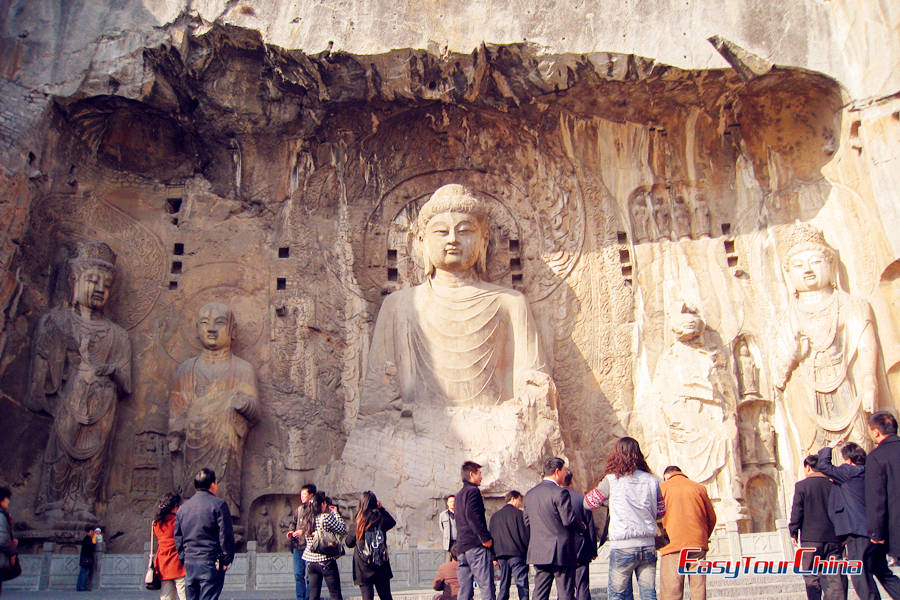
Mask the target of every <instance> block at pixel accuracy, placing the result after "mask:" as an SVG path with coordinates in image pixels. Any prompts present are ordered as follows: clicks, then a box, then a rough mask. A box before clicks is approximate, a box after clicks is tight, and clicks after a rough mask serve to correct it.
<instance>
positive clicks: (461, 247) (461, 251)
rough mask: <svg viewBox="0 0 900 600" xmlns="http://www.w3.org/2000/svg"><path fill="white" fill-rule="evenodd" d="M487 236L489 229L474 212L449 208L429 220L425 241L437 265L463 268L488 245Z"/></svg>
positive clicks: (462, 269) (452, 269) (447, 269)
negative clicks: (447, 210) (452, 210)
mask: <svg viewBox="0 0 900 600" xmlns="http://www.w3.org/2000/svg"><path fill="white" fill-rule="evenodd" d="M486 238H487V235H486V232H485V231H483V229H482V226H481V224H480V223H479V222H478V219H477V218H475V217H474V216H473V215H470V214H468V213H458V212H446V213H441V214H437V215H435V216H433V217H432V218H431V220H430V221H428V225H426V226H425V233H424V236H423V240H422V241H423V243H424V246H425V254H426V255H427V256H428V259H429V260H430V261H431V264H432V265H434V268H435V269H441V270H444V271H456V272H462V271H467V270H469V269H471V268H472V267H474V266H475V264H476V263H477V262H478V259H479V258H480V257H481V254H482V253H483V252H484V250H485V248H486V246H487V239H486Z"/></svg>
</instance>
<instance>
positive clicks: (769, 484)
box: [744, 475, 779, 532]
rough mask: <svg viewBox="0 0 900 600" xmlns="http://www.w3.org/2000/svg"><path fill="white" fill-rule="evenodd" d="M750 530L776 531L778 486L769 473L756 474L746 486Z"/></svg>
mask: <svg viewBox="0 0 900 600" xmlns="http://www.w3.org/2000/svg"><path fill="white" fill-rule="evenodd" d="M744 496H745V500H746V501H747V508H748V512H749V515H748V516H749V521H750V523H749V528H750V531H753V532H758V531H775V518H776V517H777V516H778V514H779V511H778V501H777V499H778V487H777V486H776V484H775V481H774V480H773V479H772V478H771V477H769V476H768V475H756V476H755V477H753V478H751V479H750V480H749V481H748V482H747V485H746V486H745V487H744Z"/></svg>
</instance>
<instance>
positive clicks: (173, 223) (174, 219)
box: [172, 217, 178, 225]
mask: <svg viewBox="0 0 900 600" xmlns="http://www.w3.org/2000/svg"><path fill="white" fill-rule="evenodd" d="M172 225H178V217H172Z"/></svg>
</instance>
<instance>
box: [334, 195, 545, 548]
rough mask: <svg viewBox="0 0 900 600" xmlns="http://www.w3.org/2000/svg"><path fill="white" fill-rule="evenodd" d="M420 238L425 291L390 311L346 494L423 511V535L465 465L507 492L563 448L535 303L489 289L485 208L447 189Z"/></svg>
mask: <svg viewBox="0 0 900 600" xmlns="http://www.w3.org/2000/svg"><path fill="white" fill-rule="evenodd" d="M417 229H418V241H419V244H420V246H421V248H422V252H423V258H424V263H425V281H424V282H423V283H421V284H419V285H417V286H415V287H412V288H407V289H403V290H399V291H397V292H394V293H392V294H390V295H389V296H388V297H387V298H386V299H385V300H384V303H383V304H382V306H381V311H380V312H379V313H378V319H377V321H376V323H375V332H374V334H373V336H372V343H371V346H370V349H369V359H368V369H367V372H366V375H365V379H364V382H363V387H362V393H361V400H360V404H359V413H358V416H357V420H356V423H355V426H354V428H353V430H352V432H351V434H350V437H349V439H348V440H347V446H346V447H345V449H344V453H343V456H342V463H343V465H342V467H341V469H342V470H341V481H340V483H339V484H338V487H341V485H344V486H349V487H343V488H341V489H346V490H348V491H349V490H351V489H354V490H355V489H357V488H359V489H361V490H365V489H374V490H375V491H376V493H377V494H379V496H385V498H384V500H385V502H388V501H390V502H391V503H392V505H393V506H403V507H410V508H412V509H413V511H415V512H414V513H413V514H408V513H407V514H406V515H405V518H406V519H407V522H408V523H410V525H409V527H410V529H409V530H408V531H410V532H412V533H413V534H415V532H416V529H417V528H418V527H427V526H428V525H427V524H426V523H425V519H426V517H428V515H426V514H425V512H426V510H425V509H428V510H430V508H431V507H430V504H427V503H428V502H431V500H432V499H433V498H434V497H435V496H440V495H441V494H442V491H441V490H444V489H449V488H452V487H453V486H455V485H458V477H459V465H461V464H462V462H463V461H464V460H467V459H468V460H479V458H481V459H483V460H481V462H483V463H484V464H485V481H484V486H485V488H486V489H491V486H492V485H496V486H504V489H508V488H506V487H505V486H510V487H516V486H519V487H523V486H527V485H529V484H530V483H531V480H532V479H533V477H534V472H535V471H534V470H533V469H534V468H536V466H537V465H538V464H539V462H540V461H541V459H542V458H543V457H544V456H545V455H547V456H549V455H552V454H558V453H559V451H560V450H561V449H562V441H561V437H560V433H559V424H558V418H557V410H556V387H555V385H554V383H553V380H552V379H551V378H550V374H549V369H548V367H547V364H546V363H545V361H544V356H543V353H542V352H541V348H540V340H539V336H538V332H537V329H536V327H535V323H534V319H533V317H532V315H531V311H530V309H529V307H528V302H527V301H526V299H525V297H524V296H523V295H522V294H521V293H519V292H517V291H515V290H512V289H509V288H505V287H501V286H498V285H495V284H493V283H489V282H486V281H484V280H483V276H484V274H485V272H486V261H487V250H488V240H489V234H490V222H489V219H488V212H487V207H486V203H485V201H484V200H483V199H481V198H479V197H478V196H476V195H475V193H473V192H472V191H471V190H469V189H467V188H465V187H463V186H462V185H457V184H450V185H445V186H443V187H441V188H439V189H438V190H437V191H436V192H434V194H433V195H432V196H431V198H430V199H429V200H428V202H426V203H425V204H424V205H423V206H422V207H421V209H420V211H419V215H418V222H417ZM417 516H418V517H421V518H422V522H421V523H420V522H418V519H417ZM410 517H412V518H410ZM420 531H421V530H420Z"/></svg>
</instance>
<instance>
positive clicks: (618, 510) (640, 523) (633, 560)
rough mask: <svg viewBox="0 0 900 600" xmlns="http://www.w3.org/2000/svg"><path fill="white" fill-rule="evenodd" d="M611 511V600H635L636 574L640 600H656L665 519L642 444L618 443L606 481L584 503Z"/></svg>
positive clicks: (622, 440)
mask: <svg viewBox="0 0 900 600" xmlns="http://www.w3.org/2000/svg"><path fill="white" fill-rule="evenodd" d="M603 504H608V505H609V547H610V552H609V587H608V588H607V591H608V594H609V600H632V599H633V598H634V593H633V590H632V586H631V574H632V573H634V574H635V575H637V580H638V590H639V591H640V598H641V600H656V546H655V536H656V521H657V520H659V519H661V518H662V517H663V515H664V514H666V504H665V502H664V500H663V495H662V492H661V491H660V489H659V480H658V479H657V478H656V477H654V476H653V475H652V474H651V473H650V467H648V466H647V461H646V460H645V459H644V455H643V453H642V452H641V447H640V445H639V444H638V442H637V440H635V439H634V438H630V437H623V438H619V439H618V440H617V441H616V443H615V445H614V446H613V449H612V452H610V454H609V457H607V459H606V468H605V470H604V472H603V478H602V479H601V480H600V483H599V484H598V485H597V487H596V488H595V489H593V490H591V491H590V492H589V493H588V494H587V495H586V496H585V497H584V506H585V508H590V509H593V508H599V507H600V506H601V505H603Z"/></svg>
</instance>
